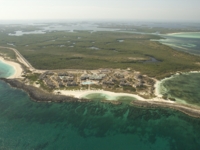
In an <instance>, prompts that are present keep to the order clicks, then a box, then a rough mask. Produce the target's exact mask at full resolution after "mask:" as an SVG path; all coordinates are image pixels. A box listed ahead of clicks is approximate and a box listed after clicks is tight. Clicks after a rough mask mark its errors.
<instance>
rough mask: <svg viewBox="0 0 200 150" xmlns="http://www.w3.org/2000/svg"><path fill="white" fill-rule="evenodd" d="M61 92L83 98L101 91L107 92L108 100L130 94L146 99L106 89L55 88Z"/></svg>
mask: <svg viewBox="0 0 200 150" xmlns="http://www.w3.org/2000/svg"><path fill="white" fill-rule="evenodd" d="M57 92H60V94H61V95H67V96H73V97H76V98H82V97H84V96H86V95H88V94H94V93H100V94H106V95H108V96H109V97H110V99H108V100H114V99H112V97H117V96H130V97H135V98H137V99H138V100H145V99H144V98H142V97H140V96H138V95H135V94H128V93H115V92H110V91H104V90H74V91H73V90H55V91H54V93H57Z"/></svg>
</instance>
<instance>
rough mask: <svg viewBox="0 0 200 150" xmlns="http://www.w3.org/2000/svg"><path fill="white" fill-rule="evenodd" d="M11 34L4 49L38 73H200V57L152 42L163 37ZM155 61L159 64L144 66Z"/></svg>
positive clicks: (1, 36) (2, 40) (1, 37)
mask: <svg viewBox="0 0 200 150" xmlns="http://www.w3.org/2000/svg"><path fill="white" fill-rule="evenodd" d="M8 31H9V30H8ZM8 31H5V32H3V33H0V45H1V46H7V47H12V46H10V45H7V43H13V44H14V45H15V47H14V48H16V49H17V50H18V51H19V52H20V53H21V54H22V55H23V56H24V57H25V58H26V59H27V60H28V61H29V62H30V63H31V64H32V65H33V66H34V67H35V68H37V69H49V70H51V69H99V68H121V69H127V68H131V69H133V70H137V71H140V72H141V73H142V74H147V75H148V76H151V77H156V78H158V79H159V78H163V77H165V76H169V75H170V74H173V73H175V72H177V71H189V70H200V65H198V63H199V62H200V57H198V56H193V55H190V54H187V53H183V52H179V51H175V50H173V49H172V48H170V47H168V46H165V45H162V44H160V43H158V42H154V41H150V39H159V38H160V37H159V36H154V35H141V34H132V33H121V32H120V33H119V32H94V33H90V32H89V31H76V32H73V33H71V32H64V31H55V32H48V33H46V34H35V35H24V36H8V33H9V32H8ZM120 39H123V40H124V42H119V41H118V40H120ZM71 46H74V47H71ZM91 47H96V48H99V50H95V49H92V48H91ZM151 57H154V58H155V59H157V60H158V61H159V62H156V63H144V61H145V60H150V59H151Z"/></svg>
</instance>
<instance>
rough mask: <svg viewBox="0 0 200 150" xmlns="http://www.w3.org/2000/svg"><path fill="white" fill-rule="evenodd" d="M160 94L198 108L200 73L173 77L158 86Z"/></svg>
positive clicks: (199, 103) (199, 100)
mask: <svg viewBox="0 0 200 150" xmlns="http://www.w3.org/2000/svg"><path fill="white" fill-rule="evenodd" d="M160 92H161V94H168V95H169V96H171V97H174V98H179V99H182V100H184V101H186V102H187V103H190V104H194V105H199V106H200V73H187V74H182V75H175V76H174V77H172V78H170V79H168V80H164V81H162V83H161V85H160Z"/></svg>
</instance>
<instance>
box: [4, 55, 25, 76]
mask: <svg viewBox="0 0 200 150" xmlns="http://www.w3.org/2000/svg"><path fill="white" fill-rule="evenodd" d="M0 61H2V62H3V63H5V64H8V65H10V66H12V67H13V68H14V69H15V73H14V74H13V75H12V76H10V77H8V78H9V79H13V78H22V76H21V75H22V72H23V69H22V67H21V65H20V64H18V63H16V62H13V61H8V60H5V59H4V58H3V57H0Z"/></svg>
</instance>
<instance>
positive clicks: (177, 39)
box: [159, 32, 200, 55]
mask: <svg viewBox="0 0 200 150" xmlns="http://www.w3.org/2000/svg"><path fill="white" fill-rule="evenodd" d="M160 36H161V37H163V38H165V39H161V40H159V42H160V43H162V44H165V45H168V46H170V47H172V48H174V49H176V50H179V51H183V52H187V53H191V54H195V55H200V32H183V33H176V34H162V35H160Z"/></svg>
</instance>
